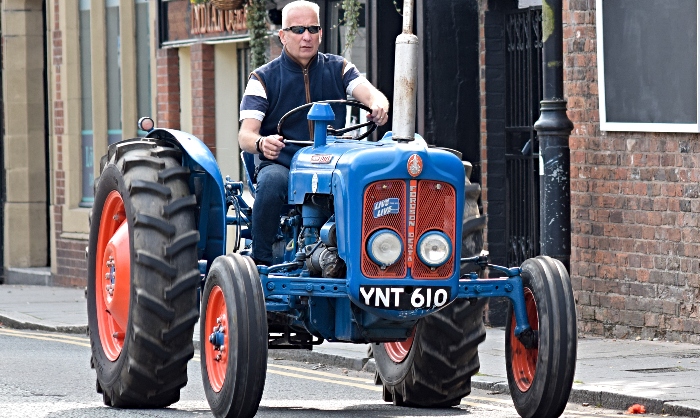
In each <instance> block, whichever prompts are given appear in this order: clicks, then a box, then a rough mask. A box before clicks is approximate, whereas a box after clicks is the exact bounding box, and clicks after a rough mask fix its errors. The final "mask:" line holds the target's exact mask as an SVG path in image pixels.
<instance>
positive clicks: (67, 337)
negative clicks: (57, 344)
mask: <svg viewBox="0 0 700 418" xmlns="http://www.w3.org/2000/svg"><path fill="white" fill-rule="evenodd" d="M0 331H3V332H5V333H8V334H20V335H40V336H42V337H58V338H62V339H66V340H73V341H83V342H87V341H90V339H89V338H88V337H78V336H74V335H66V334H56V333H45V332H37V331H22V330H16V329H9V328H0Z"/></svg>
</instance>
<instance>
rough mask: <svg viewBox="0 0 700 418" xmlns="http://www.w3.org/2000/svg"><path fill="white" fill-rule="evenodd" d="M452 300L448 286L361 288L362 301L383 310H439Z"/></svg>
mask: <svg viewBox="0 0 700 418" xmlns="http://www.w3.org/2000/svg"><path fill="white" fill-rule="evenodd" d="M449 300H450V288H449V287H447V286H427V287H426V286H423V287H418V286H416V287H413V286H360V301H361V302H363V303H364V304H365V305H367V306H372V307H375V308H383V309H398V310H411V309H426V308H439V307H441V306H443V305H444V304H446V303H447V302H448V301H449Z"/></svg>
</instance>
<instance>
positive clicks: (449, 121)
mask: <svg viewBox="0 0 700 418" xmlns="http://www.w3.org/2000/svg"><path fill="white" fill-rule="evenodd" d="M368 2H369V4H368V22H369V24H368V26H367V30H368V39H369V41H368V42H369V54H370V56H369V57H368V63H369V65H368V68H369V74H368V75H369V78H370V81H372V83H373V84H374V85H375V86H377V88H379V90H381V91H382V92H383V93H384V94H386V96H387V97H388V98H389V101H390V102H391V101H392V99H393V89H394V44H395V42H396V36H397V35H398V34H399V33H401V25H402V17H401V15H399V13H397V12H396V10H395V7H394V4H393V2H391V1H388V0H368ZM397 4H399V5H402V2H401V1H397ZM415 11H416V13H415V15H414V21H415V22H416V23H415V25H414V33H416V35H418V39H419V41H420V44H421V48H422V51H423V54H422V57H420V61H421V62H420V63H419V66H421V65H422V68H419V72H418V73H419V80H418V89H419V90H420V91H419V93H418V99H419V102H418V110H417V118H416V119H417V120H416V126H417V132H418V133H420V134H421V135H423V137H424V138H425V139H426V141H427V142H428V143H429V144H434V145H437V146H441V147H448V148H453V149H456V150H458V151H460V152H461V153H462V158H463V159H464V160H467V161H470V162H471V163H472V164H473V165H474V169H473V170H472V181H474V182H479V180H480V178H481V170H480V137H479V123H480V121H479V112H480V109H479V15H478V4H477V2H476V1H475V0H471V1H464V0H440V1H434V0H417V1H416V4H415ZM390 122H391V119H390ZM388 130H391V123H388V124H386V125H384V126H383V127H382V128H380V129H379V135H380V136H381V135H383V134H384V133H385V132H387V131H388Z"/></svg>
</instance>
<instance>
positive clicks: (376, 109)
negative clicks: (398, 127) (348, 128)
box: [367, 103, 389, 126]
mask: <svg viewBox="0 0 700 418" xmlns="http://www.w3.org/2000/svg"><path fill="white" fill-rule="evenodd" d="M371 109H372V113H371V114H368V115H367V120H371V121H372V122H374V123H376V124H377V125H378V126H382V125H384V124H385V123H387V122H388V121H389V113H388V112H387V111H388V109H385V108H384V107H382V106H380V105H378V104H376V103H375V104H372V106H371Z"/></svg>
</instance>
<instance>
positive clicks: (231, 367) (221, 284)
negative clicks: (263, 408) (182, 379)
mask: <svg viewBox="0 0 700 418" xmlns="http://www.w3.org/2000/svg"><path fill="white" fill-rule="evenodd" d="M200 353H201V356H202V361H201V368H202V380H203V382H204V392H205V393H206V396H207V401H208V402H209V406H210V408H211V410H212V412H213V413H214V416H216V417H241V418H246V417H252V416H254V415H255V413H256V412H257V410H258V406H259V405H260V399H261V398H262V393H263V388H264V386H265V374H266V372H267V314H266V310H265V299H264V296H263V289H262V284H261V281H260V277H259V276H258V271H257V268H256V266H255V263H253V260H252V259H251V258H250V257H245V256H242V255H239V254H233V253H232V254H228V255H225V256H221V257H217V258H216V260H214V263H212V266H211V269H210V270H209V274H208V275H207V280H206V283H205V285H204V291H203V293H202V319H201V321H200Z"/></svg>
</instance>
